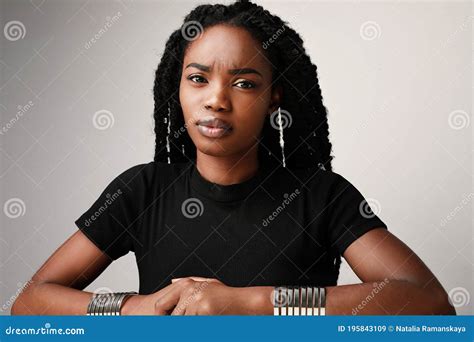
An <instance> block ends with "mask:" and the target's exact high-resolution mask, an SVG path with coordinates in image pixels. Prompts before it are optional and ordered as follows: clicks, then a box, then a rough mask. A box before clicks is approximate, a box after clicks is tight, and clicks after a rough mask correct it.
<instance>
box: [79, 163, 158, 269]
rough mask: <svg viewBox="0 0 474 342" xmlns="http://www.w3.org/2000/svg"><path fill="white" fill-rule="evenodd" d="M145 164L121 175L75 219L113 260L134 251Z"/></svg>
mask: <svg viewBox="0 0 474 342" xmlns="http://www.w3.org/2000/svg"><path fill="white" fill-rule="evenodd" d="M148 165H150V164H148ZM146 167H147V164H140V165H136V166H133V167H131V168H129V169H128V170H126V171H124V172H122V173H121V174H120V175H118V176H117V177H116V178H115V179H113V180H112V181H111V182H110V183H109V185H107V187H106V188H105V189H104V190H103V191H102V193H101V194H100V196H99V197H98V198H97V200H96V201H95V202H94V203H93V204H92V206H91V207H90V208H89V209H88V210H86V212H84V213H83V214H82V215H81V216H80V217H79V218H78V219H77V220H76V221H75V224H76V226H77V227H78V228H79V229H80V230H81V231H82V232H83V233H84V234H85V235H86V236H87V237H88V238H89V239H90V240H91V241H92V242H93V243H94V244H95V245H96V246H97V247H98V248H99V249H100V250H101V251H103V252H104V253H105V254H106V255H108V256H109V257H110V258H111V259H113V260H116V259H118V258H120V257H121V256H123V255H125V254H127V253H128V252H130V251H134V247H133V246H134V240H136V239H137V236H136V231H137V228H136V223H137V221H138V220H137V219H138V216H139V214H140V212H141V211H142V210H141V209H140V203H143V201H142V200H141V197H142V196H144V190H145V189H144V188H145V186H144V184H143V173H144V172H145V168H146Z"/></svg>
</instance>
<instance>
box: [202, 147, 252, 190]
mask: <svg viewBox="0 0 474 342" xmlns="http://www.w3.org/2000/svg"><path fill="white" fill-rule="evenodd" d="M196 168H197V169H198V171H199V173H200V174H201V175H202V176H203V177H204V178H205V179H207V180H208V181H210V182H212V183H216V184H220V185H231V184H236V183H242V182H244V181H246V180H247V179H249V178H251V177H252V176H254V175H255V174H256V173H257V171H258V168H259V162H258V154H257V148H256V147H252V149H251V150H249V151H247V152H246V153H245V154H244V155H241V154H239V155H235V156H224V157H216V156H211V155H208V154H204V153H202V152H201V151H199V150H197V151H196Z"/></svg>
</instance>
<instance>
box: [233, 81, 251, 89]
mask: <svg viewBox="0 0 474 342" xmlns="http://www.w3.org/2000/svg"><path fill="white" fill-rule="evenodd" d="M238 84H240V85H241V86H238V88H242V89H252V88H255V84H254V83H253V82H250V81H240V82H237V83H236V84H235V85H238Z"/></svg>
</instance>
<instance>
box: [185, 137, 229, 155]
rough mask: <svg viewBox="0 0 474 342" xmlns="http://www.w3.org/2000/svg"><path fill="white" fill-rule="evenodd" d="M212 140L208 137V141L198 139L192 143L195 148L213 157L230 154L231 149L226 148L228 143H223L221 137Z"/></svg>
mask: <svg viewBox="0 0 474 342" xmlns="http://www.w3.org/2000/svg"><path fill="white" fill-rule="evenodd" d="M214 140H217V141H213V140H212V139H209V140H208V141H199V142H197V143H194V144H195V145H196V148H197V149H198V150H199V151H200V152H201V153H204V154H207V155H210V156H214V157H224V156H227V155H230V154H232V150H230V149H228V148H227V146H228V145H229V143H225V142H223V141H222V139H214Z"/></svg>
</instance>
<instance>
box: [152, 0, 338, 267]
mask: <svg viewBox="0 0 474 342" xmlns="http://www.w3.org/2000/svg"><path fill="white" fill-rule="evenodd" d="M192 21H194V22H198V23H199V24H200V25H201V26H202V28H203V29H206V28H208V27H211V26H213V25H217V24H229V25H234V26H238V27H243V28H245V29H247V30H248V31H249V32H250V33H251V34H252V35H253V36H254V37H255V38H256V39H257V40H259V41H260V42H262V44H263V42H265V41H267V40H268V39H269V38H270V37H272V36H273V35H274V34H275V33H276V32H279V33H281V35H279V36H278V38H277V39H275V40H274V41H273V42H272V43H271V44H269V46H268V47H266V48H265V57H266V58H267V59H268V60H269V61H270V63H271V64H272V69H273V79H274V80H273V81H274V83H273V85H272V86H277V85H279V86H282V88H283V98H282V100H281V104H280V107H281V109H282V110H285V111H286V112H288V113H289V115H290V119H291V122H292V124H291V125H290V126H287V127H285V129H284V136H285V154H286V155H287V157H288V158H287V160H286V167H287V168H289V169H292V168H300V167H311V166H316V165H319V166H320V167H323V168H324V169H326V170H329V171H331V170H332V159H333V158H334V157H333V156H332V155H331V151H332V144H331V142H330V140H329V127H328V118H327V116H328V115H327V110H326V108H325V106H324V104H323V97H322V94H321V88H320V86H319V81H318V74H317V67H316V65H314V64H313V63H312V62H311V59H310V57H309V56H308V55H307V53H306V51H305V48H304V46H303V40H302V39H301V37H300V35H299V34H298V33H297V32H296V31H294V30H293V29H292V28H291V27H289V25H288V24H287V23H286V22H284V21H283V20H282V19H281V18H279V17H278V16H276V15H273V14H271V13H270V12H269V11H267V10H265V9H264V8H262V7H261V6H258V5H256V4H254V3H251V2H250V1H247V0H241V1H237V2H235V3H233V4H231V5H228V6H225V5H219V4H218V5H200V6H197V7H196V8H195V9H194V10H192V11H191V12H190V13H189V14H188V15H187V16H186V17H185V18H184V22H183V25H182V26H181V27H180V28H179V29H178V30H176V31H174V32H173V33H172V34H171V36H170V37H169V39H168V41H167V43H166V47H165V50H164V53H163V55H162V57H161V61H160V63H159V65H158V68H157V70H156V75H155V76H156V77H155V84H154V89H153V94H154V101H155V108H154V119H155V134H156V137H155V157H154V159H155V161H161V162H168V161H169V162H170V163H176V162H183V161H187V160H188V158H189V159H192V160H195V158H196V147H195V145H194V144H193V142H192V140H191V138H190V137H189V135H188V133H187V131H186V129H185V127H186V126H185V122H184V116H183V112H182V109H181V106H180V103H179V84H180V78H181V70H182V61H183V57H184V53H185V51H186V48H187V46H188V44H189V40H186V39H184V37H183V34H182V32H181V29H182V28H183V26H184V25H185V24H187V23H189V22H192ZM168 108H169V110H168ZM168 115H169V116H170V118H171V127H170V128H171V133H170V134H168V124H169V119H168ZM168 147H169V149H170V151H169V153H168ZM183 151H184V153H183ZM258 151H259V158H260V160H261V162H262V163H265V162H268V161H274V159H275V158H278V159H280V158H281V148H280V146H279V131H278V130H276V129H275V128H274V126H272V125H271V122H270V120H266V121H265V123H264V126H263V129H262V135H261V141H260V148H259V150H258ZM340 263H341V258H340V255H336V256H335V264H334V266H335V268H336V271H337V272H339V266H340Z"/></svg>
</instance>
